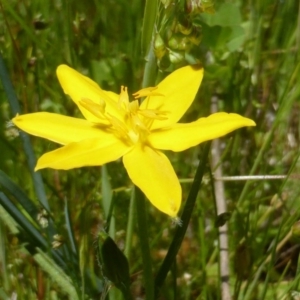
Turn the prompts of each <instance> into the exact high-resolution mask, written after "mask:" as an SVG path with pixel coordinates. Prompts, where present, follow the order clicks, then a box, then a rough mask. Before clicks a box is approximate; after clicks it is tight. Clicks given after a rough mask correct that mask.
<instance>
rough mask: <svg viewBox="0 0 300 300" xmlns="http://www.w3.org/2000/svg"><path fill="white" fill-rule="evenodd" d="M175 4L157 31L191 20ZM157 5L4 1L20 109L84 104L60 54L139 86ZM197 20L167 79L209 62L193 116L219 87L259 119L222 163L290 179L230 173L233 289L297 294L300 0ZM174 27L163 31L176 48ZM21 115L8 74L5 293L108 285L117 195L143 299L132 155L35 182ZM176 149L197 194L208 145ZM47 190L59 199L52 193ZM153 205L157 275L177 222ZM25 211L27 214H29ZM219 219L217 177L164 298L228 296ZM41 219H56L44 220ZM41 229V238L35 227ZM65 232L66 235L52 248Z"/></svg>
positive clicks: (37, 149)
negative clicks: (19, 133)
mask: <svg viewBox="0 0 300 300" xmlns="http://www.w3.org/2000/svg"><path fill="white" fill-rule="evenodd" d="M167 2H168V1H162V2H160V1H159V2H158V8H159V10H158V15H157V17H156V25H157V26H158V27H157V30H158V31H159V32H163V31H164V30H167V29H166V28H167V25H168V24H170V22H171V21H172V20H173V19H174V18H177V17H178V18H179V19H180V18H181V13H182V11H181V10H179V11H176V10H175V11H172V10H171V11H168V10H167V9H165V8H164V5H163V4H162V3H167ZM191 2H193V3H196V2H197V1H196V0H194V1H191ZM204 2H207V3H209V2H210V1H204ZM174 3H175V6H176V5H177V6H178V7H182V6H183V5H184V2H183V1H174ZM145 5H146V3H145V1H142V0H131V1H124V0H119V1H114V0H111V1H101V0H98V1H97V0H91V1H73V0H53V1H44V0H43V1H42V0H30V1H29V0H23V1H16V0H1V1H0V50H1V56H2V58H3V60H4V63H5V66H6V68H7V70H8V74H9V77H10V79H11V80H12V83H13V87H14V90H15V93H16V95H17V98H18V100H19V103H20V106H21V112H22V113H29V112H30V113H31V112H35V111H49V112H55V113H60V114H66V115H70V116H79V112H78V111H77V108H76V106H75V105H74V104H73V103H72V101H70V99H69V98H67V97H66V96H65V95H64V94H63V91H62V90H61V88H60V86H59V84H58V81H57V79H56V75H55V70H56V67H57V66H58V65H59V64H62V63H66V64H68V65H70V66H72V67H73V68H75V69H77V70H78V71H80V72H82V73H84V74H87V75H88V76H89V77H91V78H93V79H94V80H95V81H96V82H98V83H99V85H100V86H101V87H102V88H104V89H107V90H112V91H115V92H118V91H119V89H120V86H121V85H126V86H128V89H129V91H131V93H133V92H135V91H137V90H138V89H139V88H140V87H141V85H142V80H143V70H144V67H145V57H146V55H147V51H146V50H147V49H146V48H145V44H144V43H143V41H144V40H143V35H142V34H145V32H146V30H145V28H144V29H142V28H143V22H144V20H145V15H144V9H145ZM177 6H176V7H177ZM165 14H166V15H167V22H166V23H163V22H161V20H162V18H163V17H164V16H165ZM192 22H193V24H194V25H195V26H196V27H197V28H201V32H200V33H199V36H200V37H201V38H202V40H201V43H200V44H198V45H194V46H193V48H192V49H191V51H189V53H184V57H183V58H182V60H181V61H179V62H178V63H177V64H176V63H173V64H171V65H168V68H166V69H164V68H161V69H163V70H160V71H159V73H158V80H160V79H161V78H163V77H164V76H166V74H167V73H168V72H169V71H170V70H172V69H176V68H177V67H179V66H180V65H183V64H186V63H189V62H201V63H202V64H203V66H204V69H205V78H204V81H203V83H202V86H201V88H200V91H199V93H198V95H197V98H196V100H195V102H194V103H193V106H192V107H191V108H190V110H189V111H188V113H187V115H186V116H185V117H184V120H185V121H192V120H195V119H197V118H199V117H201V116H207V115H208V114H209V113H210V107H211V101H212V99H213V98H214V99H217V101H218V106H219V110H220V111H227V112H235V113H239V114H241V115H243V116H247V117H249V118H251V119H253V120H255V122H256V123H257V127H255V128H250V129H249V128H245V129H240V130H238V131H237V132H234V133H233V134H230V135H228V136H226V137H224V138H223V139H222V143H221V147H222V153H223V155H222V166H223V172H224V174H226V175H228V176H230V175H231V176H234V175H272V174H274V175H275V174H279V175H282V174H287V175H288V176H287V178H286V179H284V180H283V179H281V180H260V181H258V180H257V181H247V182H245V181H231V182H228V183H227V182H226V183H225V193H226V199H227V202H228V209H229V211H230V212H231V217H230V219H229V221H228V225H229V232H228V234H229V240H230V247H229V255H230V256H229V257H230V269H231V276H230V285H231V287H232V295H234V299H298V298H297V297H300V296H299V295H298V294H297V293H298V291H299V290H300V287H299V232H298V231H299V229H298V226H299V224H298V223H297V220H298V219H299V205H300V201H299V195H300V193H299V192H300V190H299V184H298V180H299V168H300V165H299V162H298V157H299V98H300V84H299V77H300V74H299V73H300V62H299V55H300V5H299V2H298V1H294V0H281V1H269V0H263V1H259V0H251V1H250V0H248V1H240V0H232V1H224V2H223V1H216V2H215V14H210V13H208V12H206V13H197V14H195V15H193V16H192ZM163 24H167V25H163ZM164 26H166V27H164ZM148 30H149V29H148ZM151 31H152V29H151ZM169 38H170V35H168V34H165V35H163V39H164V42H165V44H166V45H167V47H168V39H169ZM179 52H180V51H179ZM181 54H182V53H181ZM13 116H14V114H13V112H12V110H11V108H10V106H9V101H8V95H7V93H6V92H5V90H4V88H3V87H2V86H0V128H1V130H0V149H1V156H0V157H1V158H0V171H1V173H0V196H1V204H4V203H6V204H7V205H9V203H11V204H12V205H13V207H15V209H16V213H15V215H14V216H13V217H12V213H11V211H9V209H8V208H7V206H5V205H4V207H5V209H4V208H3V206H2V207H1V211H0V268H1V269H0V298H1V299H9V298H10V297H11V298H12V297H13V295H14V294H16V295H17V296H18V299H101V292H102V291H103V289H104V288H105V285H106V284H107V283H106V281H105V280H103V278H102V273H101V262H99V255H98V251H97V236H98V233H99V231H100V230H102V229H103V228H105V226H106V219H107V217H108V215H109V213H108V211H109V207H110V204H111V201H112V200H113V203H114V209H113V214H112V219H111V221H110V235H111V236H112V238H113V239H114V240H115V242H116V243H117V244H118V246H119V247H120V248H121V249H122V250H124V253H125V255H126V256H127V258H128V261H129V266H130V274H131V282H132V284H131V292H132V294H133V295H134V298H137V297H142V298H143V297H145V295H144V289H143V280H142V276H143V275H142V273H143V272H142V263H141V258H140V257H141V254H140V244H139V238H138V234H137V231H136V228H135V226H134V225H135V218H136V213H135V211H134V210H133V208H132V203H131V200H130V199H131V195H132V185H131V182H130V181H129V179H128V177H127V174H126V172H125V170H124V167H123V165H122V163H121V162H120V161H118V162H115V163H111V164H109V165H107V166H106V167H102V168H96V167H95V168H83V169H78V170H77V169H76V170H71V171H67V172H66V171H55V170H50V169H46V170H43V171H42V172H41V175H42V179H43V186H40V185H39V186H37V183H36V181H34V180H36V179H33V177H32V169H30V167H28V159H29V157H28V154H26V153H25V152H24V148H23V144H22V140H21V139H20V138H19V137H16V131H15V129H14V128H11V127H7V122H8V121H9V120H10V119H11V118H12V117H13ZM30 141H31V144H32V146H33V148H34V153H35V155H36V157H39V156H40V155H41V154H42V153H45V152H46V151H49V150H51V149H55V148H56V147H57V146H56V145H54V144H53V143H50V142H48V141H45V140H41V139H37V138H34V137H31V138H30ZM168 155H169V157H170V159H171V161H172V164H173V165H174V168H175V170H176V172H177V174H178V176H179V178H180V179H181V181H182V185H183V190H184V197H183V199H186V197H187V194H188V191H189V189H190V187H191V184H190V182H191V181H192V179H193V177H194V174H195V170H196V166H197V164H198V159H199V147H196V148H194V149H190V150H188V151H185V152H183V153H180V154H178V153H176V154H173V153H168ZM31 167H32V166H31ZM44 190H45V194H43V193H44V192H43V191H44ZM43 195H46V197H45V199H47V200H45V199H41V197H43ZM22 201H24V202H23V203H25V204H24V205H25V206H27V209H26V208H25V207H24V205H22ZM43 201H48V203H49V211H48V213H46V212H45V211H44V210H43V209H42V205H41V202H42V203H44V202H43ZM8 212H9V213H8ZM147 212H148V225H149V228H148V230H149V238H150V246H151V256H152V261H153V270H154V274H155V273H156V272H157V270H158V268H159V266H160V264H161V262H162V260H163V258H164V256H165V254H166V251H167V249H168V247H169V245H170V241H171V239H172V236H173V235H174V230H175V229H174V227H173V226H172V224H171V220H170V219H168V217H167V216H165V215H163V214H161V213H159V212H158V211H157V210H156V209H155V208H153V207H151V206H150V205H148V204H147ZM16 216H19V217H20V218H21V216H23V218H24V219H23V221H24V222H23V223H22V222H21V221H20V219H18V218H17V217H16ZM216 218H217V216H216V212H215V203H214V197H213V193H212V188H211V184H210V179H209V176H208V175H207V180H206V181H205V182H204V183H203V184H202V186H201V190H200V193H199V195H198V198H197V204H196V207H195V209H194V212H193V216H192V219H191V222H190V225H189V227H188V231H187V233H186V236H185V238H184V241H183V243H182V246H181V249H180V251H179V254H178V256H177V264H176V268H175V267H174V269H173V270H172V272H170V274H169V276H168V277H167V280H166V282H165V284H164V286H163V288H162V291H161V296H160V297H161V298H160V299H219V298H221V292H220V278H219V275H218V269H219V260H218V247H217V239H218V230H217V228H215V227H214V223H215V220H216ZM41 221H48V222H49V226H48V227H45V228H43V226H41ZM18 224H19V225H18ZM20 224H23V225H20ZM24 224H27V227H24ZM35 231H36V232H37V236H38V237H39V238H36V237H34V236H33V235H32V234H33V232H35ZM54 233H57V234H59V235H60V236H59V237H54ZM53 241H56V242H58V244H59V245H60V244H62V245H60V247H59V248H58V249H57V250H54V251H53V250H51V246H52V244H51V243H52V242H53ZM58 244H57V245H58ZM175 285H176V288H175ZM175 295H176V296H175ZM110 299H122V296H121V295H120V294H119V292H118V290H117V289H116V288H112V289H111V292H110Z"/></svg>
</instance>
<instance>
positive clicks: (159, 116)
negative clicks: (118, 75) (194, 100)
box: [79, 86, 167, 144]
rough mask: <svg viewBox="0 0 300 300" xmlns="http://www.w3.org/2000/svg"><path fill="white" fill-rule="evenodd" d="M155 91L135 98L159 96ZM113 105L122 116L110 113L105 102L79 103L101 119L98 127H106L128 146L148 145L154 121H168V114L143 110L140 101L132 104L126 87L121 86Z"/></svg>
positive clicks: (84, 101) (147, 90)
mask: <svg viewBox="0 0 300 300" xmlns="http://www.w3.org/2000/svg"><path fill="white" fill-rule="evenodd" d="M155 89H156V88H155V87H154V88H153V87H150V88H145V89H142V90H140V91H138V92H137V93H135V94H133V96H134V97H135V99H138V98H141V97H145V96H148V97H150V96H151V95H158V93H155ZM113 103H114V104H115V106H116V108H117V110H118V112H119V113H120V114H113V113H110V111H109V109H107V107H106V106H107V105H106V103H105V101H103V100H100V101H99V102H98V103H95V102H94V101H92V100H90V99H86V98H83V99H81V101H80V102H79V104H80V105H81V106H83V107H84V108H85V109H87V110H88V111H89V112H90V113H92V114H93V115H94V116H95V117H97V118H98V119H99V123H97V125H100V126H103V125H104V126H106V127H107V130H110V131H112V132H113V133H114V134H115V135H116V136H117V137H118V138H120V139H122V140H123V141H124V142H126V143H128V144H136V143H138V142H141V143H146V141H147V136H148V135H149V133H150V128H151V125H152V123H153V121H154V120H166V119H167V117H166V114H167V112H163V111H159V110H158V109H141V108H140V105H139V101H138V100H133V101H131V102H130V101H129V97H128V92H127V87H124V86H121V92H120V96H119V100H118V102H117V103H116V102H115V101H113Z"/></svg>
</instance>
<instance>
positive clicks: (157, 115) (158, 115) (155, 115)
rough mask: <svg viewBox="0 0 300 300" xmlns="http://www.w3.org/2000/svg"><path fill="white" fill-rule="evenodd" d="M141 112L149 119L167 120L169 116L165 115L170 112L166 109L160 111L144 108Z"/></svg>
mask: <svg viewBox="0 0 300 300" xmlns="http://www.w3.org/2000/svg"><path fill="white" fill-rule="evenodd" d="M139 113H140V114H141V115H142V116H144V117H146V118H149V119H155V120H167V119H168V118H167V117H165V115H167V114H168V113H167V112H166V111H158V110H154V109H143V110H140V111H139Z"/></svg>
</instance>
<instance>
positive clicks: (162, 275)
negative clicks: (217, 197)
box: [155, 143, 210, 298]
mask: <svg viewBox="0 0 300 300" xmlns="http://www.w3.org/2000/svg"><path fill="white" fill-rule="evenodd" d="M209 148H210V143H205V145H204V149H203V153H202V157H201V159H200V161H199V165H198V168H197V171H196V175H195V178H194V181H193V184H192V187H191V190H190V193H189V195H188V198H187V201H186V203H185V206H184V209H183V212H182V215H181V221H182V225H181V226H178V227H177V229H176V232H175V235H174V238H173V241H172V243H171V246H170V248H169V251H168V253H167V255H166V257H165V259H164V261H163V263H162V265H161V267H160V269H159V271H158V273H157V276H156V279H155V293H156V298H157V296H158V294H159V290H160V289H161V287H162V285H163V283H164V281H165V279H166V276H167V274H168V272H169V270H170V269H171V266H172V264H173V262H174V261H175V258H176V255H177V253H178V250H179V248H180V246H181V243H182V241H183V238H184V235H185V232H186V230H187V227H188V224H189V221H190V218H191V215H192V212H193V209H194V206H195V202H196V198H197V195H198V192H199V189H200V185H201V181H202V178H203V175H204V171H205V167H206V163H207V157H208V153H209Z"/></svg>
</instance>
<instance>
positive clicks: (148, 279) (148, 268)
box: [135, 187, 154, 300]
mask: <svg viewBox="0 0 300 300" xmlns="http://www.w3.org/2000/svg"><path fill="white" fill-rule="evenodd" d="M135 197H136V199H135V202H136V209H137V223H138V235H139V241H140V249H141V254H142V260H143V275H144V284H145V290H146V298H145V299H149V300H153V299H154V281H153V272H152V260H151V255H150V247H149V236H148V224H147V213H146V203H145V196H144V194H143V193H142V192H141V190H140V189H139V188H137V187H135Z"/></svg>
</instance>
